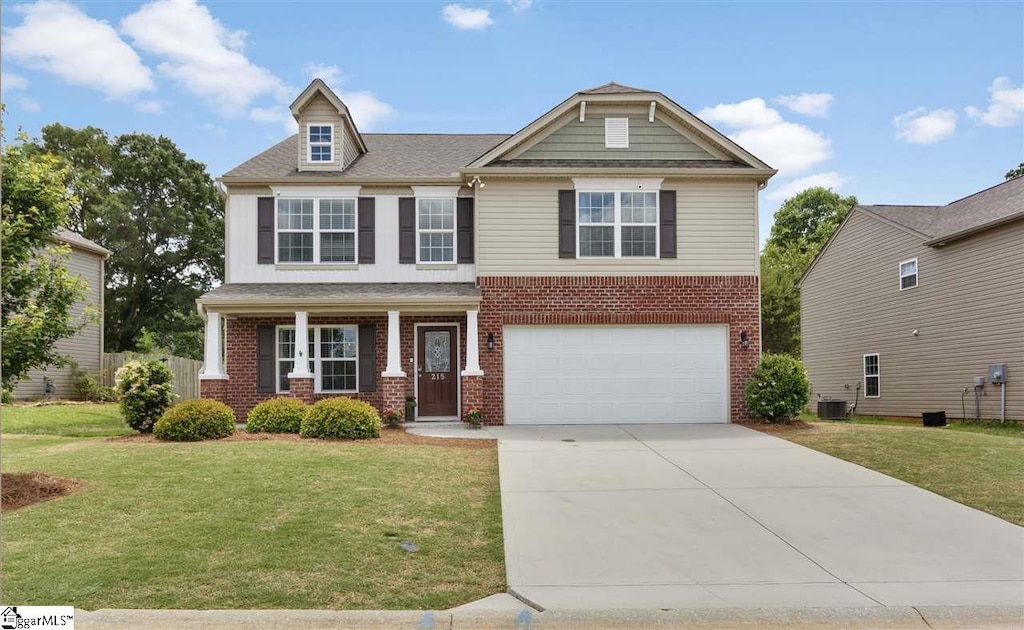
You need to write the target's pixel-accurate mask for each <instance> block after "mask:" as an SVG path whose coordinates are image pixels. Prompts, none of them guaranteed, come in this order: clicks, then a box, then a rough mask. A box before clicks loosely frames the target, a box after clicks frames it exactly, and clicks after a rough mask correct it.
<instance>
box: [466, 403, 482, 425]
mask: <svg viewBox="0 0 1024 630" xmlns="http://www.w3.org/2000/svg"><path fill="white" fill-rule="evenodd" d="M483 421H484V412H483V411H481V410H480V409H478V408H477V407H473V408H472V409H470V410H469V411H467V412H466V422H468V423H470V424H471V425H473V426H475V427H478V426H480V425H481V424H483Z"/></svg>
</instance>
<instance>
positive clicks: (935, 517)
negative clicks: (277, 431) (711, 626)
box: [413, 425, 1024, 610]
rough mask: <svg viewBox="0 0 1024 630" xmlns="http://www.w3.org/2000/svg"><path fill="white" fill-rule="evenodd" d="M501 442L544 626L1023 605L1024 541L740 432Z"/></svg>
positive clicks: (719, 429)
mask: <svg viewBox="0 0 1024 630" xmlns="http://www.w3.org/2000/svg"><path fill="white" fill-rule="evenodd" d="M413 431H415V432H423V433H431V434H434V435H438V434H440V435H444V434H448V435H451V436H453V437H454V436H456V435H459V434H461V435H467V434H470V433H472V434H476V435H479V436H480V437H492V436H493V437H496V438H497V439H498V440H499V462H500V476H501V497H502V511H503V519H504V535H505V561H506V566H507V573H508V583H509V587H510V590H511V591H514V592H515V593H516V594H517V595H518V596H520V597H521V598H523V599H525V600H527V601H530V602H532V603H534V604H536V605H537V606H538V607H539V608H542V609H555V610H558V609H564V610H569V609H589V610H596V609H629V608H646V609H659V608H662V609H664V608H669V609H679V608H703V607H747V608H765V607H767V608H776V607H786V608H793V607H823V608H824V607H878V606H887V607H922V606H1021V605H1024V529H1022V528H1020V527H1017V526H1016V525H1012V524H1010V523H1008V522H1006V521H1003V520H1001V519H998V518H996V517H994V516H990V515H988V514H984V513H982V512H979V511H977V510H973V509H971V508H968V507H965V506H962V505H960V504H958V503H955V502H953V501H950V500H947V499H944V498H942V497H939V496H937V495H935V494H932V493H930V492H927V491H925V490H922V489H920V488H917V487H915V486H912V485H909V484H906V483H904V482H901V481H898V480H896V479H893V478H891V477H887V476H885V475H882V474H879V473H876V472H873V471H870V470H867V469H865V468H861V467H860V466H856V465H854V464H850V463H847V462H844V461H841V460H838V459H835V458H833V457H829V456H827V455H824V454H822V453H819V452H817V451H813V450H811V449H807V448H804V447H802V446H798V445H796V444H793V443H791V442H788V441H785V440H782V439H779V438H775V437H771V436H768V435H765V434H763V433H760V432H757V431H753V430H750V429H747V428H744V427H740V426H736V425H629V426H555V427H529V428H528V427H491V428H488V429H485V430H484V431H477V432H469V431H466V430H464V429H461V427H440V426H439V427H434V428H430V427H426V428H422V429H421V428H416V429H413Z"/></svg>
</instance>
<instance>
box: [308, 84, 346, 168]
mask: <svg viewBox="0 0 1024 630" xmlns="http://www.w3.org/2000/svg"><path fill="white" fill-rule="evenodd" d="M315 123H331V124H333V125H334V152H333V155H332V157H333V158H334V162H333V163H331V164H323V163H319V162H318V163H316V164H310V163H309V149H308V145H307V144H306V141H307V138H308V134H307V132H308V129H307V128H306V126H307V125H309V124H315ZM342 127H343V123H342V117H341V114H339V113H338V110H337V109H335V108H334V105H331V102H330V101H328V100H327V98H326V97H324V95H322V94H317V95H316V96H314V97H313V98H312V99H310V101H309V103H307V104H306V107H305V109H303V110H302V115H301V116H299V155H298V159H299V168H300V169H301V170H306V171H331V170H334V171H336V170H338V169H339V168H340V167H341V163H340V161H339V157H340V156H343V155H344V152H345V148H344V147H343V145H344V144H346V143H345V141H344V140H343V138H344V136H345V133H344V130H343V129H342Z"/></svg>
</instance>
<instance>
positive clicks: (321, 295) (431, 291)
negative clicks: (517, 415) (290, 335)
mask: <svg viewBox="0 0 1024 630" xmlns="http://www.w3.org/2000/svg"><path fill="white" fill-rule="evenodd" d="M479 297H480V289H479V288H478V287H477V286H476V285H475V284H473V283H472V282H395V283H378V282H294V283H286V282H268V283H258V282H253V283H234V284H224V285H221V286H219V287H217V288H215V289H213V290H211V291H208V292H206V293H205V294H203V296H202V297H201V298H199V300H200V301H201V302H203V303H210V302H214V303H217V304H230V303H231V302H239V303H245V302H257V301H265V302H296V303H298V304H301V303H302V302H303V301H317V302H323V301H331V300H337V301H338V303H339V305H342V304H344V303H345V302H346V301H349V302H357V301H387V300H396V301H401V300H414V301H415V300H439V301H440V300H445V299H453V300H454V299H462V300H465V299H466V298H469V299H470V300H472V299H478V298H479Z"/></svg>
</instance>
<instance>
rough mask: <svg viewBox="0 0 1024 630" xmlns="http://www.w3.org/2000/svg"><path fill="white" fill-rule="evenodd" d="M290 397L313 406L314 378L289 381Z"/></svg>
mask: <svg viewBox="0 0 1024 630" xmlns="http://www.w3.org/2000/svg"><path fill="white" fill-rule="evenodd" d="M288 395H289V396H290V397H292V398H298V399H299V400H301V401H302V402H304V403H306V404H307V405H312V404H313V377H312V376H299V377H291V378H289V379H288Z"/></svg>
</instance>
